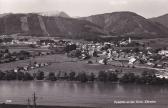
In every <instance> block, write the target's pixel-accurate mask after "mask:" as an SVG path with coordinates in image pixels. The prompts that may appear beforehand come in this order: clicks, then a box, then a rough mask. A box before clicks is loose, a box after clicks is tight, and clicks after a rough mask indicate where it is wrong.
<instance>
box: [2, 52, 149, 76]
mask: <svg viewBox="0 0 168 108" xmlns="http://www.w3.org/2000/svg"><path fill="white" fill-rule="evenodd" d="M91 60H92V61H93V64H88V63H87V62H88V61H87V60H86V61H80V60H78V59H76V58H68V57H67V56H66V55H63V54H55V55H47V56H39V57H36V58H31V59H27V60H21V61H15V62H11V63H5V64H0V70H2V71H5V70H10V69H14V68H16V67H17V66H26V65H28V64H29V63H33V62H35V61H36V62H37V63H46V62H51V65H49V66H46V67H40V68H36V69H33V70H30V71H29V72H30V73H34V72H37V71H38V70H41V71H44V72H45V74H48V73H49V72H54V73H58V72H60V71H61V72H67V73H69V72H72V71H74V72H77V73H78V72H86V73H91V72H93V73H95V74H98V72H99V71H101V70H107V69H113V70H115V69H117V70H119V71H121V70H122V72H123V73H125V72H134V73H135V74H137V75H139V74H141V73H142V72H143V71H144V70H148V69H144V68H131V67H130V68H128V67H127V66H126V67H120V66H114V65H112V64H115V65H119V64H120V63H119V62H118V63H117V62H115V63H112V64H108V65H103V64H99V63H96V62H95V61H96V60H95V58H93V59H91Z"/></svg>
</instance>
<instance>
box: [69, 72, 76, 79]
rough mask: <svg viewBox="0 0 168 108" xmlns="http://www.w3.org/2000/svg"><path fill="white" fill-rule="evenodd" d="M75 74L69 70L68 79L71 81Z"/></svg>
mask: <svg viewBox="0 0 168 108" xmlns="http://www.w3.org/2000/svg"><path fill="white" fill-rule="evenodd" d="M75 75H76V73H75V72H70V73H69V79H70V80H71V81H73V80H75Z"/></svg>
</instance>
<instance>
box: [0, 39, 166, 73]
mask: <svg viewBox="0 0 168 108" xmlns="http://www.w3.org/2000/svg"><path fill="white" fill-rule="evenodd" d="M0 44H3V45H5V44H11V45H13V44H20V45H23V44H27V45H35V46H36V47H40V48H42V49H43V48H47V49H49V50H51V51H54V52H55V53H71V52H73V55H75V56H77V57H78V58H80V59H82V60H84V59H90V60H92V58H96V61H95V62H96V63H100V64H105V65H106V64H113V63H118V64H117V65H121V66H144V67H151V68H160V69H167V68H168V50H165V49H164V50H163V49H154V48H151V47H149V46H148V45H147V46H145V43H139V42H135V41H132V39H131V38H128V39H123V40H119V41H115V42H114V41H113V42H72V41H64V40H58V39H42V40H31V39H20V40H17V39H1V40H0ZM74 50H75V51H74ZM73 57H74V56H73ZM158 76H159V75H158Z"/></svg>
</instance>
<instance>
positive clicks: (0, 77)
mask: <svg viewBox="0 0 168 108" xmlns="http://www.w3.org/2000/svg"><path fill="white" fill-rule="evenodd" d="M4 76H5V73H4V72H2V71H1V70H0V80H3V78H4Z"/></svg>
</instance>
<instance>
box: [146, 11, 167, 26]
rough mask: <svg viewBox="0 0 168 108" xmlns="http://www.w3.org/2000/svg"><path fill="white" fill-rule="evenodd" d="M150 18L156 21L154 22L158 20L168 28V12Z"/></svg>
mask: <svg viewBox="0 0 168 108" xmlns="http://www.w3.org/2000/svg"><path fill="white" fill-rule="evenodd" d="M149 20H151V21H154V22H158V23H160V24H162V25H164V26H166V27H167V28H168V14H165V15H162V16H159V17H155V18H150V19H149Z"/></svg>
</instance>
